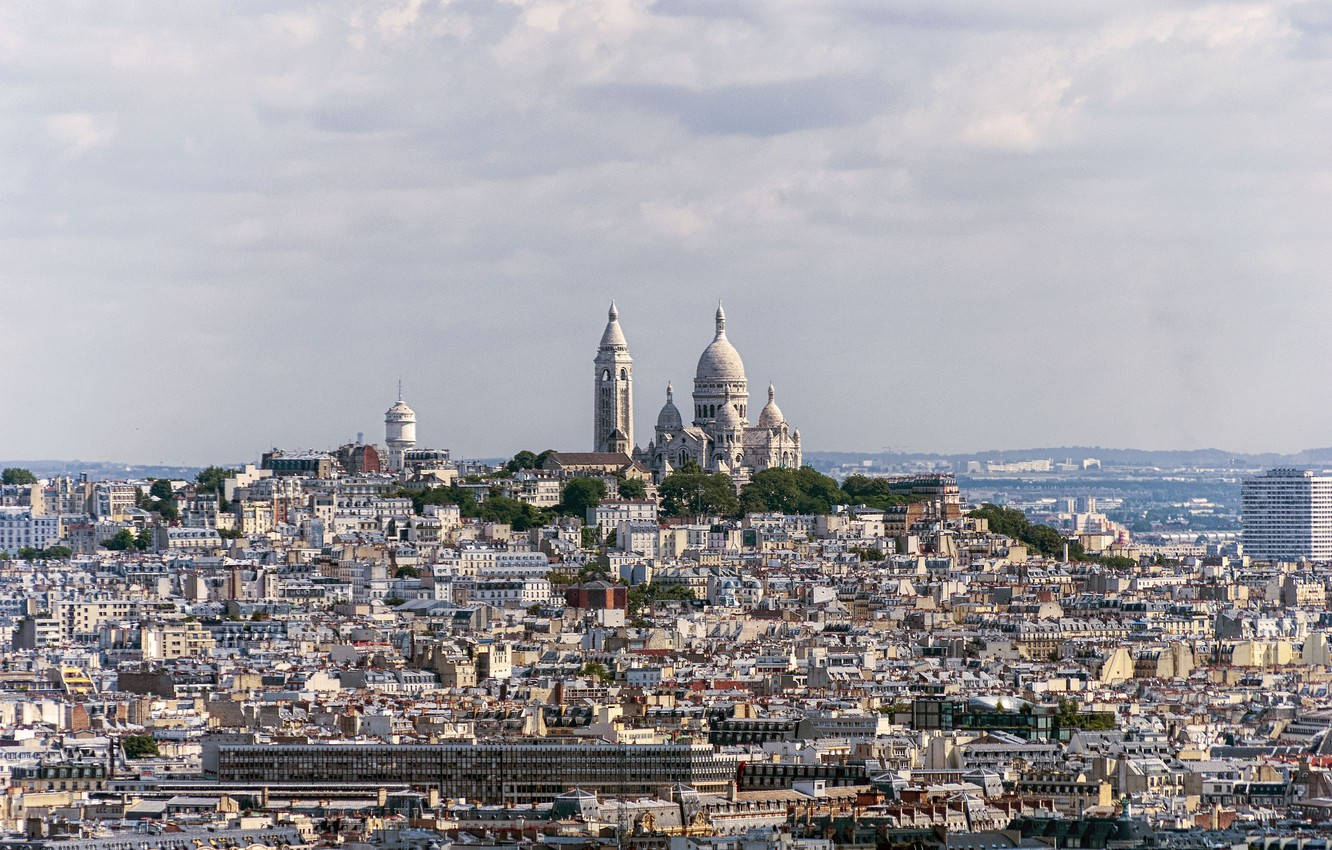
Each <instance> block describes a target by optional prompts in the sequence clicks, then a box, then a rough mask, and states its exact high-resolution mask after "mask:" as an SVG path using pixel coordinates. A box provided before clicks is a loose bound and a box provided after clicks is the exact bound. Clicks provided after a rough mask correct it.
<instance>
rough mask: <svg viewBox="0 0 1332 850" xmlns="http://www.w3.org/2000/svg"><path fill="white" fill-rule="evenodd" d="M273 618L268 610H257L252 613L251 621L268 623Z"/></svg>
mask: <svg viewBox="0 0 1332 850" xmlns="http://www.w3.org/2000/svg"><path fill="white" fill-rule="evenodd" d="M271 619H273V617H272V615H271V614H269V613H268V612H267V611H255V612H254V613H253V614H251V615H250V622H251V623H266V622H268V621H269V620H271Z"/></svg>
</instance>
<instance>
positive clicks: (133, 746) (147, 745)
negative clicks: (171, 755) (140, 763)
mask: <svg viewBox="0 0 1332 850" xmlns="http://www.w3.org/2000/svg"><path fill="white" fill-rule="evenodd" d="M120 746H121V747H122V748H124V750H125V758H127V759H141V758H149V757H150V756H155V755H157V754H158V752H157V741H155V740H153V736H152V735H126V736H125V737H124V738H121V739H120Z"/></svg>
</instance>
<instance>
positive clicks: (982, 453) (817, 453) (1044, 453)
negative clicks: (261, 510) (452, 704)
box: [0, 440, 1332, 469]
mask: <svg viewBox="0 0 1332 850" xmlns="http://www.w3.org/2000/svg"><path fill="white" fill-rule="evenodd" d="M369 442H370V443H371V444H379V443H380V442H382V441H374V440H371V441H369ZM278 448H283V447H281V446H279V447H278ZM334 448H336V447H335V446H328V447H326V448H316V447H311V446H301V447H291V448H289V449H288V450H289V451H298V450H307V449H308V450H313V451H332V450H333V449H334ZM550 448H554V449H555V450H556V451H586V449H584V448H571V449H559V448H557V447H553V446H542V447H540V448H537V447H536V446H524V447H522V448H518V449H515V450H514V451H513V452H510V453H508V454H475V455H472V454H458V453H457V452H453V455H454V458H455V460H459V461H483V462H484V461H504V460H508V459H509V458H511V457H513V455H514V454H516V453H517V452H520V451H525V450H530V451H544V450H546V449H550ZM1074 450H1076V451H1085V452H1103V453H1121V454H1124V453H1136V454H1144V455H1153V454H1161V455H1167V454H1202V453H1215V454H1217V455H1226V456H1231V457H1235V458H1245V459H1259V458H1268V459H1273V460H1277V459H1282V458H1291V459H1294V458H1298V457H1300V456H1301V455H1310V454H1314V455H1316V454H1319V453H1326V455H1327V457H1326V461H1311V462H1313V463H1317V462H1327V463H1332V446H1317V447H1310V448H1304V449H1300V450H1299V451H1295V452H1279V451H1263V452H1237V451H1230V450H1228V449H1222V448H1216V447H1203V448H1173V449H1143V448H1134V447H1110V446H1090V445H1076V444H1074V445H1062V446H1031V447H1026V448H1011V449H1000V448H989V449H979V450H975V451H960V452H946V451H916V450H909V449H886V450H885V449H879V450H855V449H811V450H808V451H806V452H805V456H806V458H809V457H816V458H829V457H831V456H847V457H859V458H872V457H903V458H910V457H933V458H940V459H949V460H951V459H957V458H968V459H974V460H987V459H994V458H995V457H996V456H1001V455H1009V456H1030V457H1032V458H1034V457H1037V456H1039V457H1041V458H1049V459H1050V460H1053V461H1055V462H1058V461H1061V460H1064V459H1065V458H1064V457H1058V456H1056V455H1055V453H1056V452H1062V451H1074ZM1087 457H1094V456H1093V455H1087ZM1074 459H1075V460H1080V459H1082V458H1074ZM1097 459H1098V460H1099V459H1101V458H1097ZM259 460H260V458H259V457H258V456H255V457H253V458H249V459H246V460H234V459H233V460H231V461H221V460H209V461H205V462H202V463H200V462H195V463H188V462H176V461H167V460H163V461H155V462H134V461H125V460H120V459H114V460H102V459H96V458H26V459H11V460H0V467H8V466H20V467H24V466H25V465H33V466H42V467H53V466H62V465H63V466H73V465H78V464H84V465H97V466H105V467H130V468H154V467H156V468H173V469H203V468H205V467H208V466H221V467H228V468H236V467H242V466H243V465H244V464H256V465H257V464H258V463H259ZM806 465H808V463H807V464H806Z"/></svg>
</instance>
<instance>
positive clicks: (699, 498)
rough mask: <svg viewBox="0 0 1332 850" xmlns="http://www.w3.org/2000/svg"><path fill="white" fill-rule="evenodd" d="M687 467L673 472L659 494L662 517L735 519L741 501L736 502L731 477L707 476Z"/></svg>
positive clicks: (658, 490) (659, 488)
mask: <svg viewBox="0 0 1332 850" xmlns="http://www.w3.org/2000/svg"><path fill="white" fill-rule="evenodd" d="M690 465H691V464H686V465H685V467H684V468H682V469H681V470H680V471H679V472H673V473H671V474H670V475H668V476H666V480H665V481H663V482H661V486H660V487H658V488H657V492H658V493H659V494H660V496H661V513H662V515H663V516H668V517H678V516H689V515H703V514H716V515H719V516H734V515H735V513H736V511H738V510H739V509H740V500H739V499H738V498H736V495H735V488H734V486H733V485H732V483H731V477H730V476H729V475H726V474H724V473H720V472H718V473H715V474H708V473H706V472H702V471H694V470H698V466H697V465H693V470H688V467H689V466H690Z"/></svg>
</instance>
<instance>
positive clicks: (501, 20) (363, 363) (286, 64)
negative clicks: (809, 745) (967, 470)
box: [0, 0, 1332, 463]
mask: <svg viewBox="0 0 1332 850" xmlns="http://www.w3.org/2000/svg"><path fill="white" fill-rule="evenodd" d="M1320 15H1321V13H1319V12H1318V10H1317V9H1316V8H1314V7H1310V6H1308V5H1297V6H1289V5H1285V4H1247V5H1235V4H1208V3H1187V4H1179V5H1175V6H1172V7H1170V8H1169V9H1158V8H1156V7H1154V6H1153V5H1151V4H1142V5H1131V4H1130V5H1125V4H1120V3H1116V4H1109V3H1105V4H1081V5H1079V6H1078V7H1077V8H1068V7H1067V6H1066V5H1061V4H1049V3H1036V4H1027V5H1025V6H1022V7H1014V6H1012V5H1011V4H998V3H993V4H989V3H983V4H979V5H978V4H965V5H963V4H955V3H942V4H938V3H931V4H926V5H920V4H905V5H898V6H891V7H884V8H881V9H874V10H870V9H857V8H853V7H845V6H829V7H809V6H807V5H805V4H785V3H751V2H744V0H736V2H732V3H720V4H694V3H689V2H680V0H670V2H665V0H663V2H657V3H650V4H633V3H610V2H606V3H587V4H576V5H573V6H568V7H562V6H559V5H558V4H553V3H547V2H533V3H530V4H527V5H521V6H520V5H505V4H494V5H492V6H484V7H472V6H464V5H457V4H454V5H441V4H433V3H429V4H427V3H420V2H415V0H413V2H406V3H403V4H401V5H396V6H388V5H386V6H384V7H382V9H381V10H380V11H379V12H377V13H372V12H368V11H366V10H365V9H364V8H362V7H360V6H354V5H344V4H338V3H333V4H323V5H321V6H319V7H317V8H315V7H305V6H300V5H287V6H277V7H271V6H268V5H264V6H262V7H246V6H235V5H228V6H226V7H223V6H220V5H213V6H208V5H205V6H196V7H193V8H190V9H185V8H181V7H179V6H178V5H175V4H165V3H159V4H151V3H150V4H144V5H140V6H135V7H134V8H133V9H128V8H121V7H114V6H112V7H104V8H101V9H98V10H93V11H90V10H87V9H81V10H80V11H79V13H77V14H70V13H69V12H68V11H67V10H66V9H65V8H64V7H63V4H60V3H52V4H41V5H40V6H35V7H24V8H22V9H17V8H14V9H9V10H5V11H0V34H2V35H0V47H3V51H2V52H3V59H0V103H3V104H4V106H3V107H0V108H3V109H4V111H5V114H6V117H7V118H8V119H9V120H7V121H6V122H4V123H3V126H2V127H0V156H3V157H4V161H5V162H6V163H7V164H8V165H9V166H10V167H9V168H7V169H6V173H5V175H4V176H3V177H0V200H3V204H0V209H3V210H4V212H3V213H0V238H2V239H3V244H4V246H5V252H4V253H5V256H6V262H5V264H4V266H3V268H0V287H2V288H3V291H4V293H5V297H6V299H7V303H6V310H5V311H4V314H5V318H6V319H8V320H7V321H6V320H3V319H0V321H3V324H2V325H0V357H3V358H4V359H5V361H6V362H9V363H13V364H20V367H19V368H13V369H10V370H7V371H6V374H5V376H4V378H3V380H2V381H0V387H2V388H3V391H4V394H5V397H6V398H8V399H11V400H12V402H13V407H14V408H16V409H20V410H29V411H32V410H44V411H50V412H53V413H54V414H55V415H50V416H36V415H26V416H25V415H20V416H14V417H10V418H8V419H7V420H6V421H5V422H4V423H3V425H0V447H3V449H4V451H3V453H4V454H7V455H12V456H16V457H72V456H76V455H77V456H83V457H96V458H107V459H112V458H115V459H132V460H135V461H140V462H150V461H151V462H156V461H167V462H173V463H206V462H209V461H210V460H214V459H217V458H236V457H246V456H251V455H253V454H254V453H255V452H257V451H258V450H260V449H262V448H266V447H270V446H271V445H273V444H275V443H276V444H279V445H322V444H326V443H333V442H336V441H343V440H345V439H347V438H348V437H349V436H351V435H354V434H355V432H357V431H365V432H366V433H375V432H376V431H377V423H378V421H379V419H380V416H381V413H382V411H383V409H384V407H386V406H387V404H388V403H389V402H391V400H392V399H391V396H392V392H393V386H394V383H395V381H396V380H397V378H398V376H402V377H403V379H404V380H405V382H406V388H407V394H408V397H409V399H410V401H411V403H412V404H413V406H414V407H415V409H416V410H417V412H418V414H419V415H420V418H421V423H422V435H421V436H422V439H423V440H424V441H427V442H429V443H431V444H435V445H447V446H450V447H453V448H455V449H456V450H457V451H459V452H460V453H462V454H465V455H471V456H499V455H503V454H506V453H509V452H511V451H512V450H514V449H515V448H516V447H522V446H531V445H554V446H565V447H572V446H581V445H583V444H584V443H585V442H586V436H585V435H586V434H587V433H588V428H589V423H588V421H587V412H586V404H585V401H584V399H585V397H586V388H585V381H584V376H585V374H586V367H587V360H588V353H587V339H588V338H589V335H592V334H595V333H596V332H597V330H598V328H597V324H598V322H597V316H598V313H599V312H600V311H601V310H603V309H604V305H605V304H606V303H607V302H608V301H609V300H610V299H611V298H612V297H614V298H616V299H618V302H619V304H620V306H621V309H622V310H623V311H624V313H625V323H626V329H627V331H628V332H629V333H630V334H631V336H632V339H633V341H634V346H635V353H636V356H638V357H639V358H640V360H641V362H642V363H643V364H644V365H643V366H642V367H641V368H639V369H638V371H637V375H636V377H637V379H638V383H639V386H640V387H641V388H642V389H643V392H644V393H645V394H644V395H643V396H642V397H643V399H644V400H647V399H651V398H652V397H653V396H655V395H656V394H657V392H656V391H653V390H652V389H650V388H664V387H665V385H666V383H667V381H674V382H675V383H676V385H677V387H678V386H681V385H682V384H683V383H684V382H685V381H687V377H688V376H687V375H685V374H679V370H680V368H681V366H680V365H679V357H680V356H681V352H684V351H689V350H693V349H695V347H696V346H698V345H699V344H701V343H705V342H706V341H707V335H708V328H707V327H706V322H705V323H704V326H702V327H700V326H699V318H698V317H699V316H700V315H703V316H704V317H706V315H707V311H708V310H709V309H710V307H711V305H713V304H715V303H716V301H717V299H718V298H721V299H722V300H724V301H725V302H726V304H727V305H728V308H729V309H731V310H732V312H733V315H734V316H735V321H734V323H733V327H732V335H733V337H734V338H735V340H736V344H737V346H739V347H740V348H741V349H742V350H743V351H744V352H745V353H746V357H747V358H750V359H751V360H752V361H753V362H754V363H755V364H762V368H763V370H764V371H762V372H757V373H755V374H754V375H752V376H751V377H752V379H753V380H754V382H755V386H757V387H763V386H766V384H767V383H768V382H769V381H773V380H777V381H779V390H780V392H781V394H782V398H783V403H784V404H785V405H789V407H790V409H791V410H793V411H794V410H798V411H800V417H799V419H800V425H801V427H802V429H804V431H805V432H806V433H807V434H809V435H810V450H812V451H819V450H866V451H869V450H876V449H879V448H881V447H884V446H894V447H903V448H909V449H913V450H922V451H941V452H948V451H963V450H970V449H972V448H974V447H978V446H987V445H1000V446H1003V445H1059V444H1070V443H1072V444H1090V445H1115V446H1149V447H1178V448H1190V447H1202V446H1224V447H1227V448H1230V449H1232V450H1235V451H1258V450H1274V451H1287V452H1288V451H1296V450H1299V449H1302V448H1306V447H1310V446H1320V445H1325V444H1327V443H1328V442H1332V441H1330V440H1329V439H1328V438H1327V437H1325V436H1324V435H1326V434H1329V433H1332V405H1328V404H1327V403H1326V402H1325V401H1324V400H1323V399H1322V397H1321V396H1320V395H1319V394H1317V393H1311V392H1308V391H1307V382H1306V379H1305V374H1306V372H1307V367H1306V364H1309V363H1317V362H1320V361H1322V360H1325V359H1326V358H1327V357H1328V356H1329V355H1332V342H1329V341H1328V339H1327V337H1326V335H1325V334H1321V333H1319V331H1320V330H1321V328H1320V325H1319V322H1318V317H1319V316H1320V315H1323V314H1325V313H1326V312H1327V311H1328V309H1329V308H1332V294H1329V293H1328V290H1327V288H1326V287H1323V286H1322V285H1321V283H1322V275H1323V267H1324V266H1325V265H1326V263H1325V262H1324V258H1325V255H1326V253H1327V251H1326V248H1325V246H1326V245H1327V244H1329V240H1328V237H1329V236H1332V233H1329V232H1328V228H1329V225H1328V224H1327V221H1326V217H1325V216H1324V215H1322V210H1323V209H1324V208H1325V206H1326V202H1325V196H1326V177H1325V175H1326V173H1327V167H1326V162H1325V156H1323V155H1321V151H1322V147H1323V146H1321V145H1320V144H1318V142H1319V141H1321V139H1322V138H1324V137H1325V136H1326V132H1325V130H1326V124H1327V121H1326V109H1325V108H1323V106H1322V100H1321V92H1320V86H1319V84H1318V82H1317V81H1318V80H1320V79H1322V78H1323V77H1324V74H1323V73H1322V72H1323V71H1325V70H1326V69H1327V66H1328V56H1329V42H1328V41H1327V39H1326V37H1325V35H1324V33H1325V32H1326V30H1327V28H1328V27H1327V21H1326V20H1324V19H1323V18H1322V17H1320ZM1259 386H1261V387H1262V388H1263V390H1264V397H1267V398H1280V399H1281V400H1282V403H1281V410H1282V412H1283V415H1281V416H1271V415H1269V414H1267V413H1265V412H1264V411H1262V410H1261V409H1260V407H1259V406H1258V405H1255V404H1252V403H1250V401H1249V399H1250V398H1251V397H1252V392H1251V390H1252V388H1256V387H1259ZM293 396H295V397H297V398H298V403H292V399H293ZM491 412H494V413H495V414H497V415H487V414H489V413H491ZM645 424H647V423H646V422H645V421H642V420H640V422H639V427H640V429H641V428H642V427H644V425H645Z"/></svg>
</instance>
